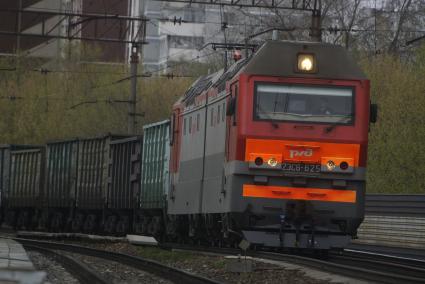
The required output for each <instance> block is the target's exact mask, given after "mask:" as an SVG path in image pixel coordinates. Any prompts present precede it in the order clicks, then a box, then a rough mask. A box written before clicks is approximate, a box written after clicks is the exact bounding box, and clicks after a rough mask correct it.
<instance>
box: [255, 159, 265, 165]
mask: <svg viewBox="0 0 425 284" xmlns="http://www.w3.org/2000/svg"><path fill="white" fill-rule="evenodd" d="M254 163H255V164H256V165H257V166H261V165H262V164H263V158H261V157H257V158H255V161H254Z"/></svg>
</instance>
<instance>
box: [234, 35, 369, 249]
mask: <svg viewBox="0 0 425 284" xmlns="http://www.w3.org/2000/svg"><path fill="white" fill-rule="evenodd" d="M278 50H279V51H278ZM237 84H238V87H234V88H233V89H232V90H231V91H232V94H233V96H234V97H235V98H236V101H237V107H236V115H235V116H236V119H235V121H236V125H231V126H230V127H232V128H233V129H234V130H235V132H234V133H233V135H234V136H233V137H234V138H235V140H234V141H233V142H231V144H232V143H234V144H235V145H237V146H236V147H235V149H234V152H233V153H229V154H230V156H229V160H230V161H232V160H233V162H230V164H231V163H233V164H234V166H233V169H236V171H235V172H234V173H233V175H232V177H231V178H230V179H231V180H232V182H233V183H232V185H231V187H232V188H233V189H235V188H240V189H241V191H240V192H239V194H240V196H242V199H240V198H236V194H234V195H233V197H234V200H235V202H234V203H233V205H232V207H233V208H238V211H240V212H243V214H239V215H238V214H236V215H235V216H239V218H242V219H243V220H242V219H240V220H238V221H237V222H236V223H238V224H243V225H242V226H240V227H241V230H242V231H243V234H244V237H245V238H246V239H247V240H248V241H250V242H251V243H255V244H260V245H265V246H272V247H279V246H280V247H299V248H317V249H329V248H342V247H344V246H346V245H347V243H348V242H349V241H350V239H351V238H353V237H355V236H356V231H357V228H358V226H359V225H360V223H361V222H362V220H363V217H364V209H363V208H364V195H365V169H366V155H367V138H368V125H369V104H370V101H369V81H368V80H367V79H366V77H365V76H364V74H363V73H362V71H361V70H360V69H359V68H358V67H357V65H356V64H355V63H354V62H353V61H352V60H351V58H350V57H349V56H348V54H347V52H346V51H345V50H344V49H343V48H342V47H337V46H333V45H328V44H322V43H290V42H273V41H271V42H268V43H266V44H265V45H264V46H263V47H262V48H261V49H260V50H259V51H258V52H257V54H256V56H255V57H254V58H253V59H252V60H251V62H249V63H248V64H247V66H246V67H245V69H244V70H243V71H242V72H241V75H240V76H239V77H238V83H237ZM233 124H234V123H233ZM230 139H232V136H231V137H230ZM232 154H234V155H235V156H234V157H232V156H231V155H232ZM240 161H243V162H240ZM236 164H237V165H236ZM236 200H237V201H236ZM241 201H242V202H241ZM247 215H249V217H247ZM235 218H236V219H237V218H238V217H235Z"/></svg>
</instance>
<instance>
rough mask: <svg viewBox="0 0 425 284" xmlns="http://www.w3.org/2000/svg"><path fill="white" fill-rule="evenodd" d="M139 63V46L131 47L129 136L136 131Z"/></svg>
mask: <svg viewBox="0 0 425 284" xmlns="http://www.w3.org/2000/svg"><path fill="white" fill-rule="evenodd" d="M138 63H139V46H138V45H137V44H133V45H132V47H131V57H130V65H131V70H130V72H131V88H130V99H129V102H128V134H134V133H135V130H136V98H137V65H138Z"/></svg>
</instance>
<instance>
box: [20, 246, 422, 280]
mask: <svg viewBox="0 0 425 284" xmlns="http://www.w3.org/2000/svg"><path fill="white" fill-rule="evenodd" d="M15 240H16V241H19V242H21V243H22V244H23V245H24V246H28V245H33V246H34V245H36V246H42V247H44V248H48V249H55V250H64V251H68V252H74V253H81V254H85V255H89V256H94V257H100V258H105V259H108V260H112V261H118V262H121V263H124V264H126V265H129V266H132V267H135V268H137V269H143V270H145V271H149V272H151V273H153V274H156V275H158V276H160V277H162V276H161V275H164V274H165V275H166V277H164V278H165V279H168V280H170V281H173V282H183V283H217V282H215V281H213V280H209V279H206V278H203V277H199V276H196V275H192V274H189V273H186V272H184V271H182V270H178V269H174V268H171V267H168V266H165V267H164V266H163V265H162V264H160V263H158V262H155V261H150V260H147V259H143V258H140V257H134V256H130V255H125V254H120V253H115V252H109V251H103V250H97V249H93V248H87V247H82V246H77V245H69V244H62V243H55V242H46V241H39V240H30V239H22V238H15ZM162 248H163V249H175V250H186V251H198V252H208V253H216V254H222V255H229V254H230V255H237V254H240V253H241V251H240V250H239V249H233V248H216V247H202V246H189V245H176V244H164V245H162ZM247 255H249V256H251V257H255V258H263V259H268V260H275V261H283V262H289V263H293V264H298V265H301V266H307V267H311V268H315V269H318V270H321V271H326V272H329V273H334V274H339V275H344V276H348V277H352V278H356V279H362V280H367V281H374V282H383V283H424V282H425V268H424V267H425V261H424V260H418V259H413V258H405V257H399V256H393V255H389V254H380V253H373V252H367V251H360V250H350V249H347V250H345V251H344V252H342V253H330V254H329V256H328V257H326V258H323V257H322V258H314V257H312V256H300V255H293V254H284V253H277V252H267V251H248V253H247Z"/></svg>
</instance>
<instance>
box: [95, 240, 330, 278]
mask: <svg viewBox="0 0 425 284" xmlns="http://www.w3.org/2000/svg"><path fill="white" fill-rule="evenodd" d="M90 246H91V247H95V248H97V249H104V250H110V251H114V252H120V253H126V254H130V255H135V256H140V257H144V258H147V259H152V260H156V261H159V262H161V263H164V264H167V265H169V266H172V267H176V268H179V269H183V270H185V271H188V272H191V273H194V274H198V275H202V276H204V277H207V278H210V279H214V280H217V281H219V282H223V283H261V284H272V283H306V284H325V283H335V282H331V281H327V280H318V279H314V278H312V277H309V276H307V275H306V274H305V273H304V272H303V271H301V270H299V269H286V268H285V267H282V266H279V265H275V264H270V263H264V262H260V261H254V266H255V270H254V271H253V272H247V273H243V272H242V273H236V272H229V271H227V269H226V259H225V258H224V257H223V256H220V255H207V254H202V253H193V252H184V251H168V250H162V249H159V248H155V247H141V246H133V245H130V244H127V243H108V244H91V245H90ZM151 283H153V282H151Z"/></svg>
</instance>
